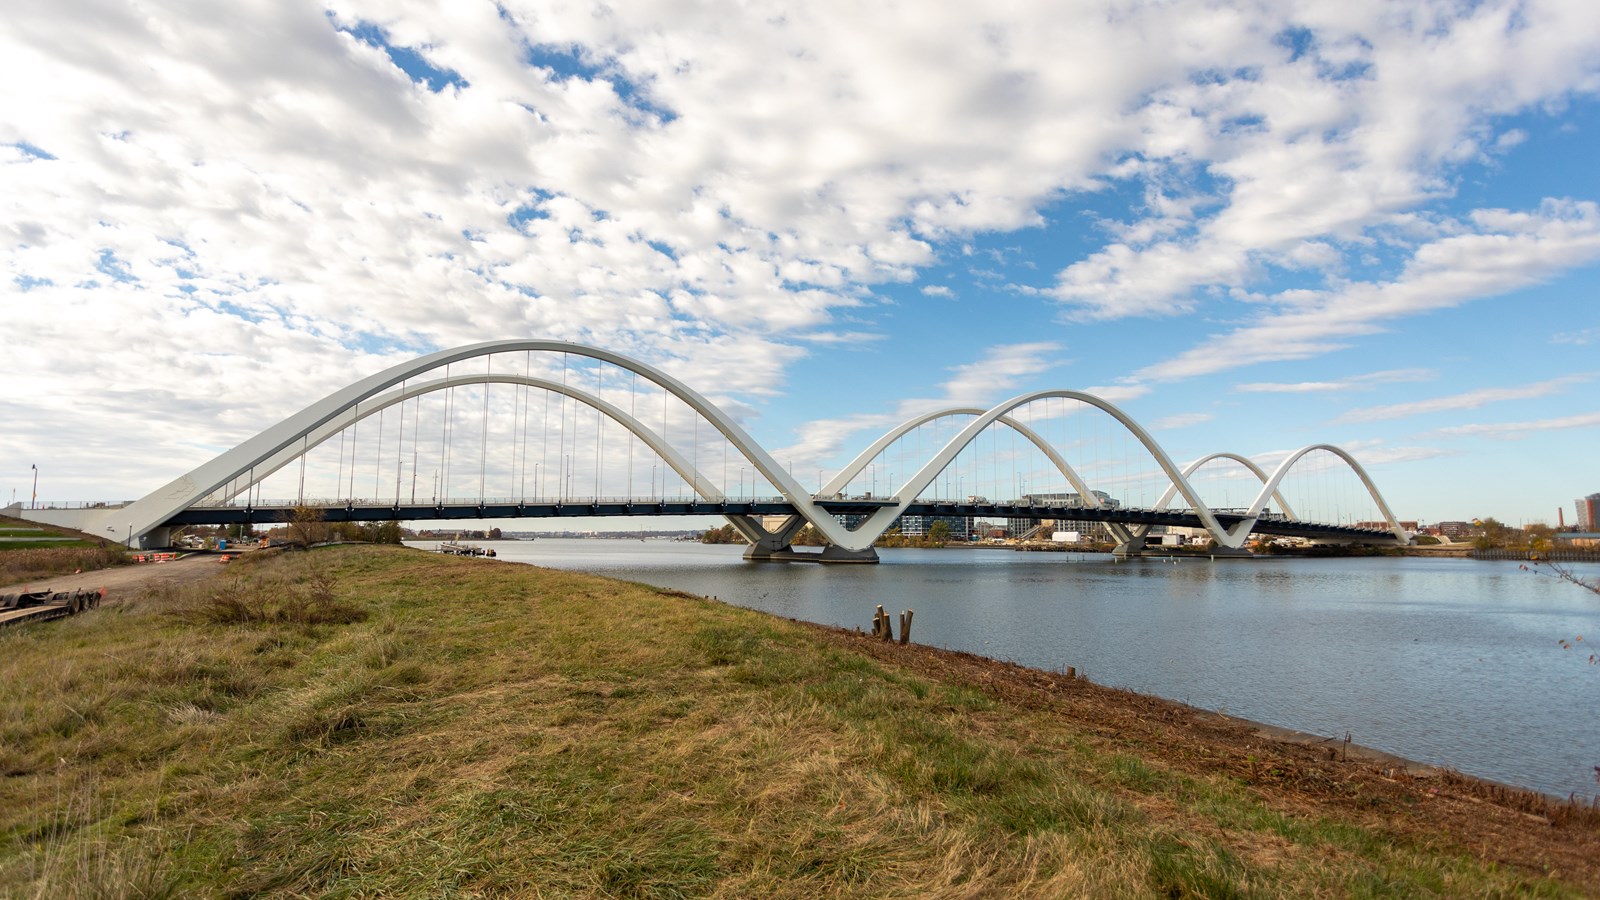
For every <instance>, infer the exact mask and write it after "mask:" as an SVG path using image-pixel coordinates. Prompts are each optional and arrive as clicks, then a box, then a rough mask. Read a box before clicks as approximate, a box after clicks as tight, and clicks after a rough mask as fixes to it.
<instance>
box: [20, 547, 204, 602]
mask: <svg viewBox="0 0 1600 900" xmlns="http://www.w3.org/2000/svg"><path fill="white" fill-rule="evenodd" d="M225 568H227V566H226V565H224V564H223V563H222V562H221V557H219V556H216V555H213V554H209V553H196V554H192V555H190V556H186V557H184V558H182V559H177V560H173V561H172V562H164V563H134V564H133V565H128V566H117V567H115V568H111V569H95V570H93V571H90V572H80V573H78V574H76V575H56V576H53V577H51V578H36V579H34V580H32V581H28V582H24V583H22V584H12V585H7V586H5V587H0V594H4V593H10V592H13V591H22V590H44V589H46V588H48V589H49V590H52V591H72V590H77V589H79V588H105V589H106V598H107V599H110V598H112V597H116V596H122V595H125V594H130V593H132V592H134V591H136V590H139V589H141V588H143V587H145V586H147V585H151V584H159V583H161V582H164V581H166V582H187V581H197V580H199V579H202V578H206V577H208V576H210V575H213V574H215V573H217V572H219V571H221V570H223V569H225Z"/></svg>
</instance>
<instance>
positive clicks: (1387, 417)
mask: <svg viewBox="0 0 1600 900" xmlns="http://www.w3.org/2000/svg"><path fill="white" fill-rule="evenodd" d="M1327 6H1328V5H1327V4H1321V3H1303V4H1294V3H1285V4H1269V5H1265V6H1256V5H1243V4H1240V5H1221V6H1219V5H1216V4H1206V3H1189V2H1181V0H1180V2H1174V3H1168V4H1159V5H1127V4H1120V3H1118V4H1096V3H1074V4H1067V5H1065V6H1063V5H1062V4H1035V3H1027V2H1016V3H1001V4H982V5H981V6H980V5H972V6H971V7H956V6H949V7H942V8H938V9H924V8H917V9H910V8H904V9H902V8H898V7H896V6H893V5H887V4H886V5H880V6H875V7H874V8H872V9H862V8H860V6H859V4H829V3H810V4H804V5H785V4H782V3H749V4H739V5H733V6H728V7H726V8H721V7H716V6H708V7H703V8H696V9H691V10H685V9H680V8H678V7H676V6H672V5H668V4H647V3H640V4H628V5H627V8H626V9H614V8H603V9H602V8H595V9H590V8H587V7H583V6H567V5H542V4H538V3H526V4H524V3H505V4H502V5H499V6H496V5H493V4H452V5H451V6H450V7H449V8H448V9H442V8H434V7H432V6H429V5H426V4H405V3H402V4H395V3H387V2H386V3H375V2H374V3H368V2H352V3H344V2H340V3H331V4H316V3H283V4H269V5H265V6H262V7H234V6H227V7H221V8H218V9H214V10H195V9H193V8H188V7H181V6H179V5H176V4H164V3H153V4H148V5H143V6H140V7H138V8H137V9H135V8H127V7H120V6H119V7H115V8H104V9H102V8H98V7H96V6H95V5H94V4H88V3H84V4H78V3H70V2H69V3H59V4H50V5H48V6H45V5H38V6H33V7H30V8H26V9H22V10H18V11H15V12H14V13H12V14H8V16H7V17H6V20H5V21H4V22H0V108H3V109H5V110H6V114H5V115H4V116H3V117H0V268H3V269H4V272H3V273H0V331H3V333H4V334H5V336H6V337H7V341H6V344H7V346H8V348H9V353H10V360H9V365H8V372H9V376H10V380H11V384H12V390H11V391H8V392H7V393H8V396H7V397H6V398H4V399H3V400H0V414H3V415H4V417H5V419H6V421H7V423H8V424H7V427H6V428H5V429H4V433H3V434H0V475H3V476H4V477H5V478H6V479H7V483H0V487H3V488H17V489H19V492H20V493H21V494H22V495H23V496H25V495H26V493H27V490H28V485H29V481H28V480H29V478H30V477H31V474H32V472H31V470H30V468H29V466H30V465H31V464H34V463H36V462H37V463H39V464H40V468H41V470H42V471H43V472H44V473H45V475H44V477H43V478H42V479H41V496H42V497H43V498H44V499H55V500H80V499H117V498H123V497H125V496H127V497H131V496H136V495H139V494H142V493H144V492H145V491H146V490H149V489H151V488H154V487H155V486H157V485H159V484H162V483H164V482H165V481H167V480H169V479H170V478H172V477H174V476H176V475H178V474H181V473H182V472H183V471H186V470H187V469H189V468H191V467H192V466H193V465H196V464H198V463H199V462H201V461H203V460H204V459H205V458H206V457H207V456H208V455H210V454H211V453H214V452H216V451H217V450H219V449H222V448H225V447H227V446H231V445H232V444H233V443H236V442H237V441H239V440H241V439H243V438H244V437H247V436H249V435H250V434H252V433H254V432H255V431H256V430H258V429H259V428H261V427H264V426H265V425H267V424H270V423H271V422H274V421H277V420H278V419H280V418H282V417H283V416H285V415H287V414H288V413H290V412H292V411H294V410H295V409H298V408H300V407H301V406H304V405H305V404H306V403H308V402H310V400H312V399H315V398H316V397H319V396H322V395H323V394H325V393H327V392H329V391H331V390H333V389H334V388H335V387H337V386H339V385H342V384H344V383H347V382H348V381H351V380H353V379H354V378H356V377H357V376H359V375H362V374H365V373H367V372H371V371H375V370H377V369H379V368H381V367H383V366H385V365H388V364H392V363H394V362H397V361H399V360H401V359H404V358H407V357H410V356H414V355H416V354H418V353H421V352H425V351H428V350H432V349H437V348H442V347H449V346H455V345H459V344H465V343H471V342H475V341H480V340H489V339H495V338H505V337H548V338H557V339H566V340H577V341H584V342H588V343H594V344H598V345H602V346H607V347H612V348H614V349H617V350H619V351H622V352H627V353H631V354H635V355H637V356H639V357H641V358H644V359H646V360H648V361H650V362H652V363H655V364H658V365H661V366H663V367H665V368H667V369H669V370H670V371H673V372H675V373H677V374H679V375H680V376H682V377H683V378H684V379H685V380H687V381H689V382H691V383H693V384H695V385H696V386H698V387H700V388H701V389H702V390H703V391H705V392H706V393H708V394H711V395H713V396H714V397H715V398H716V399H717V400H718V402H720V403H723V404H725V405H726V406H727V407H728V408H729V409H730V410H733V411H735V412H736V414H737V415H739V416H740V417H741V419H742V421H743V422H744V424H745V426H746V427H747V428H748V430H750V431H751V432H752V433H753V434H754V435H755V436H756V437H757V438H758V439H759V440H760V441H761V442H762V443H763V444H764V445H765V446H767V447H769V448H772V449H773V450H774V451H776V452H777V453H778V454H779V456H780V458H793V459H795V460H796V463H795V465H796V468H797V469H810V468H812V467H816V468H829V467H837V466H838V465H840V464H842V462H843V461H845V460H846V459H848V458H849V457H850V456H851V455H853V454H854V452H855V451H856V450H858V449H859V448H861V447H863V446H865V445H866V444H868V443H869V442H870V441H871V440H872V439H873V438H874V437H876V436H877V434H879V433H882V431H884V430H886V429H887V428H888V427H890V426H892V425H893V424H895V422H897V421H899V420H900V419H902V418H904V417H905V416H906V415H909V414H911V413H915V412H920V411H923V410H925V409H927V408H930V407H931V406H936V405H938V404H940V403H945V404H958V405H978V406H988V405H991V404H993V403H995V402H998V401H1000V400H1002V399H1004V398H1006V397H1008V396H1012V395H1015V394H1019V393H1022V392H1024V391H1028V390H1038V389H1044V388H1057V387H1059V388H1074V389H1080V390H1081V389H1087V390H1091V391H1096V392H1100V393H1104V394H1105V395H1106V396H1108V397H1110V398H1112V399H1114V400H1115V401H1116V402H1118V403H1121V404H1123V405H1124V407H1125V408H1126V409H1127V410H1128V411H1129V412H1130V413H1132V414H1133V415H1134V416H1135V417H1136V418H1137V419H1139V420H1140V421H1141V422H1143V423H1145V424H1146V425H1148V426H1150V427H1151V428H1152V429H1153V430H1155V432H1156V434H1157V437H1158V438H1159V440H1160V441H1161V443H1162V445H1163V446H1164V447H1166V448H1167V449H1168V450H1169V451H1170V452H1171V454H1172V455H1173V456H1174V457H1175V458H1177V459H1179V460H1180V461H1181V460H1188V459H1194V458H1197V457H1199V456H1201V455H1204V454H1207V453H1211V452H1215V451H1219V450H1229V451H1234V452H1238V453H1243V454H1246V455H1249V456H1251V457H1252V458H1257V459H1259V460H1260V461H1262V462H1263V463H1265V464H1271V463H1272V462H1273V461H1275V460H1276V459H1280V458H1282V456H1283V455H1284V454H1286V453H1287V452H1289V451H1291V450H1293V449H1295V448H1296V447H1300V446H1303V445H1306V444H1309V443H1315V442H1331V443H1335V444H1339V445H1341V446H1344V447H1346V448H1348V449H1350V450H1351V451H1352V452H1353V453H1355V454H1356V455H1357V456H1358V457H1359V458H1361V459H1362V460H1363V461H1364V462H1365V463H1367V464H1368V466H1369V468H1370V470H1371V472H1372V474H1373V475H1374V477H1375V478H1376V479H1377V481H1378V483H1379V484H1380V486H1381V487H1382V489H1383V490H1384V492H1385V494H1386V495H1387V496H1388V497H1389V498H1390V500H1391V502H1392V504H1393V506H1394V507H1395V511H1396V512H1397V513H1399V514H1400V515H1401V516H1402V517H1404V518H1417V519H1422V520H1423V521H1438V520H1446V519H1460V518H1469V517H1472V516H1486V515H1493V516H1497V517H1499V518H1501V519H1504V520H1508V521H1511V522H1519V521H1520V522H1532V521H1548V522H1552V523H1553V522H1554V521H1555V518H1556V510H1557V508H1558V507H1563V506H1564V507H1566V509H1567V513H1566V514H1567V516H1568V517H1569V519H1570V517H1571V514H1572V513H1571V504H1572V500H1573V498H1575V497H1578V496H1580V495H1584V494H1588V493H1592V492H1595V491H1600V468H1597V466H1596V465H1595V462H1594V460H1595V459H1596V458H1600V456H1597V454H1596V450H1595V448H1596V447H1597V446H1600V400H1597V399H1596V396H1597V390H1596V389H1597V386H1600V352H1597V348H1600V290H1597V288H1600V170H1597V167H1596V166H1595V164H1594V159H1595V158H1596V154H1595V150H1594V148H1595V147H1597V146H1600V8H1597V7H1596V6H1595V4H1593V3H1589V2H1582V0H1569V2H1554V0H1552V2H1525V3H1497V2H1482V3H1474V4H1460V3H1445V2H1439V3H1394V4H1388V3H1379V2H1374V3H1368V4H1344V5H1341V7H1340V8H1338V9H1329V8H1327ZM0 499H5V498H3V497H0Z"/></svg>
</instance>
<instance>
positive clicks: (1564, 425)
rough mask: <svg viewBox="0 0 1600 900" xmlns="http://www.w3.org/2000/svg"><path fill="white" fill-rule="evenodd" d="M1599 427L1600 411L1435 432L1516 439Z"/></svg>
mask: <svg viewBox="0 0 1600 900" xmlns="http://www.w3.org/2000/svg"><path fill="white" fill-rule="evenodd" d="M1594 427H1600V412H1593V413H1582V414H1579V415H1575V416H1561V417H1559V418H1554V419H1538V420H1535V421H1532V422H1501V423H1496V424H1479V425H1454V426H1451V427H1449V428H1441V429H1439V430H1438V431H1437V432H1435V433H1436V434H1439V435H1445V436H1450V437H1486V438H1493V439H1495V440H1499V441H1516V440H1521V439H1523V438H1525V437H1528V436H1530V435H1532V434H1535V433H1537V432H1541V431H1565V430H1567V429H1571V428H1594Z"/></svg>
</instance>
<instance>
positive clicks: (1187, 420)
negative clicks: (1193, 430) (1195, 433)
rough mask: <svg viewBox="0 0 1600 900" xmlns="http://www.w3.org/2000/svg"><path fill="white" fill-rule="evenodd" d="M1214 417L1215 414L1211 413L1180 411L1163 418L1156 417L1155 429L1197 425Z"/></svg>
mask: <svg viewBox="0 0 1600 900" xmlns="http://www.w3.org/2000/svg"><path fill="white" fill-rule="evenodd" d="M1215 418H1216V416H1214V415H1212V414H1211V413H1180V414H1178V415H1175V416H1167V417H1166V418H1164V419H1157V420H1156V422H1155V427H1156V429H1157V430H1170V429H1175V428H1188V427H1189V426H1191V425H1199V424H1201V423H1204V422H1209V421H1211V420H1212V419H1215Z"/></svg>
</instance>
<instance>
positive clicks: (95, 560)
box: [0, 547, 128, 584]
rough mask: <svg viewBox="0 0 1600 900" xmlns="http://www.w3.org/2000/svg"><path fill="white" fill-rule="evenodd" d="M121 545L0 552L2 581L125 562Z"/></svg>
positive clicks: (87, 569) (103, 567) (8, 581)
mask: <svg viewBox="0 0 1600 900" xmlns="http://www.w3.org/2000/svg"><path fill="white" fill-rule="evenodd" d="M127 562H128V555H127V553H125V552H124V551H123V549H122V548H121V547H29V548H28V549H25V550H6V551H5V552H4V553H0V584H22V583H25V582H29V581H37V580H39V579H43V578H51V577H54V576H56V575H65V574H68V573H70V572H77V571H80V570H81V571H84V572H87V571H90V570H91V569H108V568H110V567H112V566H120V565H126V564H127Z"/></svg>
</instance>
